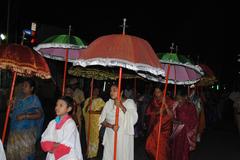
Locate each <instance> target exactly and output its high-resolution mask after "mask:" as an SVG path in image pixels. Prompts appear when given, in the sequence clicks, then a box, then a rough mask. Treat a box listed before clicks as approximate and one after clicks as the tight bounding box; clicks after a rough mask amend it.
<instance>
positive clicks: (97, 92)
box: [93, 88, 100, 98]
mask: <svg viewBox="0 0 240 160" xmlns="http://www.w3.org/2000/svg"><path fill="white" fill-rule="evenodd" d="M99 94H100V90H99V88H94V89H93V98H97V97H99Z"/></svg>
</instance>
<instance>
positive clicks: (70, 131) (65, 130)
mask: <svg viewBox="0 0 240 160" xmlns="http://www.w3.org/2000/svg"><path fill="white" fill-rule="evenodd" d="M55 126H56V122H55V120H52V121H51V122H50V123H49V124H48V127H47V129H46V130H45V131H44V133H43V134H42V139H41V142H44V141H53V142H57V143H60V144H64V145H66V146H68V147H70V148H71V150H70V152H69V153H68V154H66V155H64V156H63V157H61V158H60V159H59V160H83V156H82V149H81V143H80V138H79V133H78V130H77V127H76V124H75V122H74V121H73V119H72V118H70V119H68V120H67V121H66V122H65V123H64V124H63V126H62V127H61V128H60V129H56V128H55ZM46 160H55V157H54V154H52V153H49V152H48V154H47V157H46Z"/></svg>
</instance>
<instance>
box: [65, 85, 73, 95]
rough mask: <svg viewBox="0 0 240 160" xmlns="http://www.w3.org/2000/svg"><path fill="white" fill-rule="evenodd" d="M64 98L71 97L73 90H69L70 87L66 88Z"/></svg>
mask: <svg viewBox="0 0 240 160" xmlns="http://www.w3.org/2000/svg"><path fill="white" fill-rule="evenodd" d="M64 95H65V96H69V97H73V89H72V88H70V87H67V88H66V89H65V94H64Z"/></svg>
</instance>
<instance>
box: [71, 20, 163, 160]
mask: <svg viewBox="0 0 240 160" xmlns="http://www.w3.org/2000/svg"><path fill="white" fill-rule="evenodd" d="M125 22H126V19H124V25H123V26H124V28H123V34H112V35H106V36H102V37H99V38H97V39H96V40H94V41H93V42H92V43H91V44H90V45H89V46H88V48H87V49H86V50H85V51H83V53H82V54H81V55H80V56H79V59H78V60H77V61H75V62H74V65H80V66H82V67H86V66H95V65H101V66H108V67H120V69H119V81H118V100H120V90H121V79H122V68H126V69H129V70H133V71H136V72H148V73H151V74H153V75H156V76H158V75H162V76H164V71H163V70H162V69H161V63H160V62H159V60H158V57H157V56H156V54H155V52H154V50H153V49H152V47H151V45H150V44H149V43H148V42H147V41H146V40H144V39H141V38H139V37H135V36H130V35H125ZM118 116H119V108H118V107H117V109H116V115H115V119H116V120H115V124H116V126H118ZM116 157H117V132H115V134H114V157H113V159H114V160H116Z"/></svg>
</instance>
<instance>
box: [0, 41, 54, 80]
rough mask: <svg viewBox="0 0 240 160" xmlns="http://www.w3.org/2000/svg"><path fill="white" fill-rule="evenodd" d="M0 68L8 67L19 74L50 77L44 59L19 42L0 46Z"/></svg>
mask: <svg viewBox="0 0 240 160" xmlns="http://www.w3.org/2000/svg"><path fill="white" fill-rule="evenodd" d="M0 68H1V69H10V70H12V71H14V72H17V74H18V75H21V76H37V77H40V78H42V79H49V78H51V73H50V70H49V67H48V64H47V62H46V61H45V59H44V58H43V57H42V56H40V55H39V54H38V53H37V52H36V51H34V50H32V49H31V48H29V47H27V46H22V45H19V44H9V45H1V46H0Z"/></svg>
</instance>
